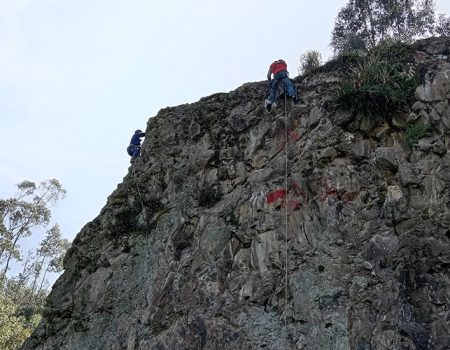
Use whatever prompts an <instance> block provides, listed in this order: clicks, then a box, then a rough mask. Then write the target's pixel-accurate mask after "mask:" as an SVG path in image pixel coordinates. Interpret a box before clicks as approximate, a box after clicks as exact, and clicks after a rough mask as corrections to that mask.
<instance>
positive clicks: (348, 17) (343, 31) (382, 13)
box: [331, 0, 435, 52]
mask: <svg viewBox="0 0 450 350" xmlns="http://www.w3.org/2000/svg"><path fill="white" fill-rule="evenodd" d="M434 20H435V19H434V0H349V2H348V3H347V5H345V6H344V7H343V8H342V9H341V10H340V11H339V13H338V16H337V18H336V21H335V25H334V29H333V33H332V39H331V46H332V47H333V48H334V50H335V51H336V52H341V50H342V48H343V46H344V44H345V43H346V41H347V39H348V37H349V36H350V35H351V34H353V35H358V36H359V37H360V38H361V39H362V40H363V41H364V43H365V44H366V47H367V48H371V47H374V46H375V45H376V44H377V43H378V42H380V41H382V40H384V39H387V38H389V37H391V38H394V39H399V40H411V39H413V38H416V37H421V36H424V35H426V34H429V33H432V31H433V28H434Z"/></svg>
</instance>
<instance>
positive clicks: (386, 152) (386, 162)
mask: <svg viewBox="0 0 450 350" xmlns="http://www.w3.org/2000/svg"><path fill="white" fill-rule="evenodd" d="M374 161H375V164H376V165H377V166H378V167H379V168H380V169H382V170H387V171H390V172H393V173H395V172H397V168H398V160H397V157H396V155H395V152H394V150H393V149H392V148H389V147H378V148H377V149H376V150H375V158H374Z"/></svg>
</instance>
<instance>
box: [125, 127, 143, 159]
mask: <svg viewBox="0 0 450 350" xmlns="http://www.w3.org/2000/svg"><path fill="white" fill-rule="evenodd" d="M144 136H145V132H142V130H140V129H138V130H136V131H135V132H134V134H133V136H132V137H131V141H130V145H129V146H128V147H127V153H128V155H129V156H131V159H130V163H133V162H134V161H135V160H136V158H137V157H139V155H140V154H141V137H144Z"/></svg>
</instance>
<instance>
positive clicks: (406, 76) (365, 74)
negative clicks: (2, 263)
mask: <svg viewBox="0 0 450 350" xmlns="http://www.w3.org/2000/svg"><path fill="white" fill-rule="evenodd" d="M408 52H409V51H408V47H407V46H406V45H405V44H403V43H398V42H387V43H384V44H382V45H380V46H378V47H376V48H375V49H373V50H371V51H369V53H368V54H367V55H366V56H359V57H358V58H357V59H356V63H354V64H353V65H352V66H351V68H350V73H349V74H348V76H347V78H346V79H345V80H344V81H343V82H342V83H341V86H340V89H339V91H338V95H337V97H336V99H335V103H336V106H337V107H338V108H341V109H344V110H350V111H352V112H354V113H357V114H360V115H363V116H369V117H379V116H382V117H386V116H387V115H390V113H391V112H392V111H393V110H395V109H399V108H401V107H402V106H403V105H405V104H406V103H407V101H408V98H409V96H410V94H411V92H412V89H413V88H414V87H415V85H416V80H415V72H414V70H413V69H412V68H411V67H409V66H408V65H407V63H406V62H407V61H408V56H409V55H408Z"/></svg>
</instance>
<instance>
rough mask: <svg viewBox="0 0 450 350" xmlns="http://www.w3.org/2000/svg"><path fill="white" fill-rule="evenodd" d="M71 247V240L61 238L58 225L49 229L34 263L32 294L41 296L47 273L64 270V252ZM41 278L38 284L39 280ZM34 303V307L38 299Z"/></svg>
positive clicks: (37, 296)
mask: <svg viewBox="0 0 450 350" xmlns="http://www.w3.org/2000/svg"><path fill="white" fill-rule="evenodd" d="M69 247H70V243H69V241H68V240H67V239H63V238H61V232H60V229H59V226H58V225H55V226H53V227H52V228H51V229H50V230H48V231H47V234H46V237H45V238H44V240H42V242H41V243H40V245H39V248H38V250H37V259H36V261H35V263H34V279H33V283H32V285H31V294H32V296H34V297H36V298H39V295H40V293H41V291H42V289H43V287H44V283H45V281H46V277H47V273H49V272H61V271H62V269H63V266H62V261H63V258H64V254H65V253H66V251H67V249H69ZM39 279H40V282H39V286H38V284H37V282H38V280H39ZM32 303H33V307H35V306H36V304H37V302H36V300H33V301H32Z"/></svg>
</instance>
